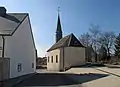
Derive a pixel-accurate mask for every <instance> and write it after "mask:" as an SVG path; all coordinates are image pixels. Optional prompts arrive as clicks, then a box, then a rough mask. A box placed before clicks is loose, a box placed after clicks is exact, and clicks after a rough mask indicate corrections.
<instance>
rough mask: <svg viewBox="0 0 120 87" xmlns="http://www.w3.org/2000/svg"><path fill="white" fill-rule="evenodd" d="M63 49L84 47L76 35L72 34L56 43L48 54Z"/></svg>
mask: <svg viewBox="0 0 120 87" xmlns="http://www.w3.org/2000/svg"><path fill="white" fill-rule="evenodd" d="M61 47H84V46H83V45H82V44H81V43H80V41H79V40H78V39H77V38H76V37H75V36H74V34H70V35H68V36H65V37H64V38H62V39H60V40H59V41H58V42H57V43H55V44H54V45H53V46H52V47H51V48H50V49H49V50H48V51H47V52H49V51H52V50H54V49H57V48H61Z"/></svg>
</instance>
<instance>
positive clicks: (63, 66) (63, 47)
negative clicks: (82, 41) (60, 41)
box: [63, 47, 65, 71]
mask: <svg viewBox="0 0 120 87" xmlns="http://www.w3.org/2000/svg"><path fill="white" fill-rule="evenodd" d="M64 55H65V54H64V47H63V71H65V59H64Z"/></svg>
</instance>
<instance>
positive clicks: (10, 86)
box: [0, 73, 36, 87]
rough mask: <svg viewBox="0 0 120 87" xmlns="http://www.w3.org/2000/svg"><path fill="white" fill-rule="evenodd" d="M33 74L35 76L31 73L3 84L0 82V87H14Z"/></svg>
mask: <svg viewBox="0 0 120 87" xmlns="http://www.w3.org/2000/svg"><path fill="white" fill-rule="evenodd" d="M34 74H36V73H31V74H28V75H23V76H19V77H15V78H12V79H9V80H5V81H3V82H2V81H1V82H0V83H2V86H0V87H15V85H16V84H18V83H20V82H21V81H22V80H24V79H26V78H28V77H31V76H33V75H34Z"/></svg>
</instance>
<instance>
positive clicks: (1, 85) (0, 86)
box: [0, 36, 5, 87]
mask: <svg viewBox="0 0 120 87" xmlns="http://www.w3.org/2000/svg"><path fill="white" fill-rule="evenodd" d="M2 39H3V44H2V45H3V47H2V62H1V81H2V82H1V84H0V87H3V76H4V73H3V58H4V48H5V38H4V36H2Z"/></svg>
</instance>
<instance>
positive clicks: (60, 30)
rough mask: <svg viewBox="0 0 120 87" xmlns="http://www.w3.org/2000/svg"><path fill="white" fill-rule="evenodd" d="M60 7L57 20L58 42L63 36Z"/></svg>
mask: <svg viewBox="0 0 120 87" xmlns="http://www.w3.org/2000/svg"><path fill="white" fill-rule="evenodd" d="M59 8H60V7H58V21H57V30H56V42H58V41H59V40H60V39H61V38H62V27H61V22H60V15H59V11H60V10H59Z"/></svg>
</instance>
